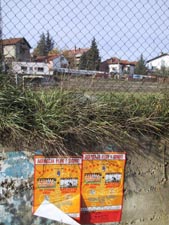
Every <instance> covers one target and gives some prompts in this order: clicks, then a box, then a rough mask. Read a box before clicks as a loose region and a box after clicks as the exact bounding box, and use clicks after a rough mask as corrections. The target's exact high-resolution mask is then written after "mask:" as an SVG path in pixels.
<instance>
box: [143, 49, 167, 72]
mask: <svg viewBox="0 0 169 225" xmlns="http://www.w3.org/2000/svg"><path fill="white" fill-rule="evenodd" d="M146 67H147V69H149V70H151V71H155V70H161V68H162V67H165V68H169V54H167V53H166V54H163V53H162V54H161V55H159V56H157V57H155V58H153V59H150V60H148V61H147V62H146Z"/></svg>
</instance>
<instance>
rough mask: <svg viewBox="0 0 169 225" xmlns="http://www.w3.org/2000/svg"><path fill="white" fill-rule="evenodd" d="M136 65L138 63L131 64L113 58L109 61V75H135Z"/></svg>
mask: <svg viewBox="0 0 169 225" xmlns="http://www.w3.org/2000/svg"><path fill="white" fill-rule="evenodd" d="M136 63H137V62H131V61H128V60H122V59H119V58H116V57H113V58H111V59H109V60H108V67H109V73H112V74H114V75H116V74H118V75H120V76H122V75H124V74H129V75H131V74H134V69H135V66H136Z"/></svg>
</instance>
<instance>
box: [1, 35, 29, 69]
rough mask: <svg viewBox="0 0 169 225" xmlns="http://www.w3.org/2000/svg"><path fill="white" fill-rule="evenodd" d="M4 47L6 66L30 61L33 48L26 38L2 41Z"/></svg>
mask: <svg viewBox="0 0 169 225" xmlns="http://www.w3.org/2000/svg"><path fill="white" fill-rule="evenodd" d="M0 43H1V44H2V46H3V57H4V61H5V63H6V64H8V65H11V63H12V62H14V61H19V62H21V61H24V62H28V61H30V49H31V46H30V44H29V43H28V42H27V40H26V39H25V38H10V39H4V40H0Z"/></svg>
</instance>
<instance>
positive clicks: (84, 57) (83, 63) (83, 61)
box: [79, 52, 87, 70]
mask: <svg viewBox="0 0 169 225" xmlns="http://www.w3.org/2000/svg"><path fill="white" fill-rule="evenodd" d="M86 67H87V52H84V53H83V55H82V56H81V57H80V62H79V69H81V70H85V69H87V68H86Z"/></svg>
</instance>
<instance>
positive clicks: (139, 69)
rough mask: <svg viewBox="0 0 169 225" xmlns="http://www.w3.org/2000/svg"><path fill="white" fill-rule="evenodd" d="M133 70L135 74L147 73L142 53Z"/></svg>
mask: <svg viewBox="0 0 169 225" xmlns="http://www.w3.org/2000/svg"><path fill="white" fill-rule="evenodd" d="M134 72H135V73H136V74H143V75H144V74H146V73H147V68H146V66H145V60H144V58H143V55H142V54H141V56H140V59H139V61H138V62H137V64H136V67H135V70H134Z"/></svg>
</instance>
